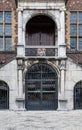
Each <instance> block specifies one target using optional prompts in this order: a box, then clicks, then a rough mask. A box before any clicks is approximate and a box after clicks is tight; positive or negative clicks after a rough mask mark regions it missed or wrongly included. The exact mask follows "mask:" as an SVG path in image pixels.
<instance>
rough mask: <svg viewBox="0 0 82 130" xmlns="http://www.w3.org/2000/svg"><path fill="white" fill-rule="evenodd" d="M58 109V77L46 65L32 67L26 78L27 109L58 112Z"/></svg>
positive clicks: (39, 64) (38, 64) (40, 64)
mask: <svg viewBox="0 0 82 130" xmlns="http://www.w3.org/2000/svg"><path fill="white" fill-rule="evenodd" d="M57 107H58V76H57V73H56V71H55V70H54V69H53V68H52V67H51V66H50V65H48V64H46V63H37V64H34V65H32V66H31V67H30V68H29V69H28V71H27V73H26V76H25V108H26V109H27V110H56V109H57Z"/></svg>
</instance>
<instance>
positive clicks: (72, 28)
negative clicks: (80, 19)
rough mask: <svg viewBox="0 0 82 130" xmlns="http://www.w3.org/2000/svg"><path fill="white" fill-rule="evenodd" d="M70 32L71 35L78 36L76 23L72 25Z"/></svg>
mask: <svg viewBox="0 0 82 130" xmlns="http://www.w3.org/2000/svg"><path fill="white" fill-rule="evenodd" d="M70 33H71V36H76V33H77V29H76V25H71V28H70Z"/></svg>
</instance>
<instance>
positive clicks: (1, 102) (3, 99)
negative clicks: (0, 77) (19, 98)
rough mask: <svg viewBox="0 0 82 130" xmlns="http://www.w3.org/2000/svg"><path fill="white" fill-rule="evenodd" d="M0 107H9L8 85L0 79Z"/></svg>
mask: <svg viewBox="0 0 82 130" xmlns="http://www.w3.org/2000/svg"><path fill="white" fill-rule="evenodd" d="M0 109H9V87H8V85H7V84H6V83H5V82H4V81H0Z"/></svg>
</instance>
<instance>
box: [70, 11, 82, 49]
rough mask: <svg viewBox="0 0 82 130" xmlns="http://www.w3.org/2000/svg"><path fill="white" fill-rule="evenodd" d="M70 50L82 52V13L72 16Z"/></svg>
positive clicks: (73, 13)
mask: <svg viewBox="0 0 82 130" xmlns="http://www.w3.org/2000/svg"><path fill="white" fill-rule="evenodd" d="M70 50H71V51H76V50H79V51H82V12H71V14H70Z"/></svg>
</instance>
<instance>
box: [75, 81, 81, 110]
mask: <svg viewBox="0 0 82 130" xmlns="http://www.w3.org/2000/svg"><path fill="white" fill-rule="evenodd" d="M74 109H82V81H80V82H78V83H77V84H76V86H75V88H74Z"/></svg>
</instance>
